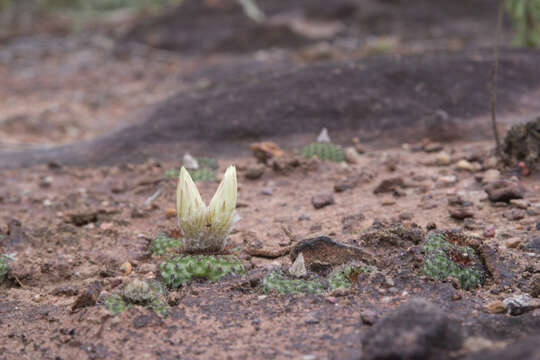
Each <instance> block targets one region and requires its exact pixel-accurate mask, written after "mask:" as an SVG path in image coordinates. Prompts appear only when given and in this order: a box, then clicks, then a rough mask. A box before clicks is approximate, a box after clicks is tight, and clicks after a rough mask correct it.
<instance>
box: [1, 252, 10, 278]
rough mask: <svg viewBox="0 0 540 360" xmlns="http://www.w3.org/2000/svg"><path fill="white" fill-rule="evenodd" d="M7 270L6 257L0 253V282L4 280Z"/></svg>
mask: <svg viewBox="0 0 540 360" xmlns="http://www.w3.org/2000/svg"><path fill="white" fill-rule="evenodd" d="M8 272H9V266H8V263H7V259H6V258H5V257H4V256H3V255H0V282H2V281H4V279H5V278H6V276H7V274H8Z"/></svg>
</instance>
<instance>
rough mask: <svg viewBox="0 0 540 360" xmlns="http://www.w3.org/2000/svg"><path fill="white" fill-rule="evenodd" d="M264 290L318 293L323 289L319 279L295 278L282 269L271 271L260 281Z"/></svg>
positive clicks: (313, 277)
mask: <svg viewBox="0 0 540 360" xmlns="http://www.w3.org/2000/svg"><path fill="white" fill-rule="evenodd" d="M262 288H263V291H264V292H271V291H275V292H278V293H280V294H285V293H301V292H303V293H319V292H323V291H324V290H325V286H324V284H323V282H322V281H321V279H319V278H318V277H315V276H312V277H310V278H308V279H306V280H304V279H295V278H292V277H290V276H288V275H287V274H286V273H285V272H284V271H272V272H271V273H270V274H268V275H267V276H265V277H264V279H263V281H262Z"/></svg>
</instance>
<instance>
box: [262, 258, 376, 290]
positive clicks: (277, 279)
mask: <svg viewBox="0 0 540 360" xmlns="http://www.w3.org/2000/svg"><path fill="white" fill-rule="evenodd" d="M367 271H369V270H368V269H367V268H366V267H358V266H355V265H345V266H341V267H339V268H337V269H336V270H334V271H333V272H332V273H330V275H328V278H323V277H319V276H317V275H314V274H311V275H310V276H309V277H308V278H307V279H297V278H293V277H291V276H289V275H288V274H287V273H285V272H284V271H272V272H271V273H270V274H268V275H267V276H266V277H265V278H264V279H263V281H262V290H263V291H264V292H266V293H268V292H272V291H274V292H277V293H280V294H286V293H321V292H325V291H332V290H336V289H346V288H349V287H351V286H352V285H353V281H352V280H351V279H352V278H353V277H354V276H353V275H355V273H356V274H357V273H359V272H367Z"/></svg>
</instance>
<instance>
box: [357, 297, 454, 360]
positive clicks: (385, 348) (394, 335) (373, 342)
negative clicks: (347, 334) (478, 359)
mask: <svg viewBox="0 0 540 360" xmlns="http://www.w3.org/2000/svg"><path fill="white" fill-rule="evenodd" d="M461 330H462V329H461V325H460V323H459V321H457V320H455V319H452V318H451V317H450V316H449V315H448V314H446V313H445V312H443V311H442V310H441V309H440V307H439V306H436V305H434V304H432V303H430V302H428V301H426V300H423V299H413V300H410V301H409V302H407V303H406V304H403V305H401V306H400V307H399V308H398V309H397V310H395V311H394V312H392V313H390V314H389V315H387V316H386V317H384V318H383V319H381V320H380V321H379V322H377V324H375V326H373V327H372V328H371V329H370V330H369V331H368V333H367V334H366V336H365V337H364V339H363V345H364V350H365V353H364V355H365V357H364V358H365V359H378V360H386V359H387V360H399V359H411V360H412V359H415V360H416V359H418V360H419V359H426V360H427V359H444V358H447V355H446V354H447V353H448V352H450V351H455V350H458V349H460V348H461V345H462V343H463V337H462V334H461Z"/></svg>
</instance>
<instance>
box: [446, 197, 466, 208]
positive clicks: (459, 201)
mask: <svg viewBox="0 0 540 360" xmlns="http://www.w3.org/2000/svg"><path fill="white" fill-rule="evenodd" d="M448 205H451V206H455V205H463V198H462V197H461V196H459V195H451V196H449V197H448Z"/></svg>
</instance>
